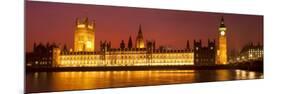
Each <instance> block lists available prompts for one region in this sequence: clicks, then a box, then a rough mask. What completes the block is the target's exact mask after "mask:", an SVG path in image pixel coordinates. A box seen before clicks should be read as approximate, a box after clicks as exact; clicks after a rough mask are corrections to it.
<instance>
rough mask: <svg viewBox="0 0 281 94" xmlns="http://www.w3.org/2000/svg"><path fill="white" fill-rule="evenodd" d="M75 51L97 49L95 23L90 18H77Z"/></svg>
mask: <svg viewBox="0 0 281 94" xmlns="http://www.w3.org/2000/svg"><path fill="white" fill-rule="evenodd" d="M75 28H76V29H75V32H74V51H95V23H94V21H93V22H89V20H88V18H85V19H82V20H79V19H77V20H76V27H75Z"/></svg>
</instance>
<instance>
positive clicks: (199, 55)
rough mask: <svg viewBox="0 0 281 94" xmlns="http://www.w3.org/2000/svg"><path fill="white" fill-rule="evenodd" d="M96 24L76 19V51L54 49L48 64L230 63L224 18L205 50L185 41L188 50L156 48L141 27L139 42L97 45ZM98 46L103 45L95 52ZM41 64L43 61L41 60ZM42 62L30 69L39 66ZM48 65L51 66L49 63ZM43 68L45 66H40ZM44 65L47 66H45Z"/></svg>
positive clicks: (156, 64)
mask: <svg viewBox="0 0 281 94" xmlns="http://www.w3.org/2000/svg"><path fill="white" fill-rule="evenodd" d="M95 24H96V23H95V22H94V21H90V20H89V19H88V18H84V19H77V20H76V25H75V26H76V28H75V31H74V46H73V47H74V48H73V49H61V48H59V47H57V46H53V48H52V49H51V53H50V54H51V55H48V56H50V59H49V61H45V62H47V63H45V65H48V66H51V67H103V66H179V65H215V64H227V43H226V26H225V24H224V19H223V18H222V19H221V23H220V26H219V28H218V33H219V37H218V41H219V42H218V43H219V44H218V46H216V42H215V40H208V46H206V47H203V46H202V42H201V40H199V41H198V40H194V41H193V44H194V45H193V48H192V47H190V45H189V40H187V41H186V43H184V44H186V47H183V48H182V49H171V48H167V47H162V46H160V47H158V48H157V46H156V43H157V42H156V41H154V40H146V41H145V38H144V36H143V35H144V34H145V32H144V31H143V30H142V28H143V27H142V26H141V25H139V28H138V30H137V29H136V31H137V32H136V34H137V36H136V39H135V40H132V37H131V36H130V37H129V39H128V40H127V41H126V40H125V41H124V40H121V42H120V47H118V48H112V47H111V42H110V41H100V43H99V45H95V36H96V34H95V32H98V31H96V30H95V28H96V27H95ZM95 46H100V50H99V51H96V50H95ZM41 61H42V60H41ZM41 61H40V60H39V61H38V60H36V61H34V62H37V63H30V64H29V65H30V66H34V65H35V66H36V65H38V64H39V65H40V62H41ZM48 62H49V63H48ZM41 65H42V64H41ZM43 65H44V64H43Z"/></svg>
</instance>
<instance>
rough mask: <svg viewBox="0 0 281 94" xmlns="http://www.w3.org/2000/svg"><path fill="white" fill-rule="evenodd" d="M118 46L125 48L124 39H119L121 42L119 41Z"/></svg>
mask: <svg viewBox="0 0 281 94" xmlns="http://www.w3.org/2000/svg"><path fill="white" fill-rule="evenodd" d="M120 48H121V49H124V48H125V43H124V40H122V41H121V43H120Z"/></svg>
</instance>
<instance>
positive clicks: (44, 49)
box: [26, 43, 58, 67]
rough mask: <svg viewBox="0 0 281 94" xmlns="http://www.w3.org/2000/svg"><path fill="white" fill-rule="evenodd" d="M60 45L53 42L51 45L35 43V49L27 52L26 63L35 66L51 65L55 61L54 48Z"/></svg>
mask: <svg viewBox="0 0 281 94" xmlns="http://www.w3.org/2000/svg"><path fill="white" fill-rule="evenodd" d="M57 47H58V46H57V45H56V44H55V43H53V44H52V45H50V44H49V43H47V44H46V45H43V44H42V43H40V44H38V45H37V44H36V43H34V45H33V51H32V52H29V53H26V63H27V64H26V65H27V66H28V67H29V66H33V67H51V66H52V61H53V51H52V50H53V49H54V48H57Z"/></svg>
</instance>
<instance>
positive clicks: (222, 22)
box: [220, 16, 225, 27]
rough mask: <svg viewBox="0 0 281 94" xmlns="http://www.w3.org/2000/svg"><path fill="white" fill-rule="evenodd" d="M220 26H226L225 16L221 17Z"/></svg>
mask: <svg viewBox="0 0 281 94" xmlns="http://www.w3.org/2000/svg"><path fill="white" fill-rule="evenodd" d="M220 27H225V24H224V18H223V16H222V17H221V24H220Z"/></svg>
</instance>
